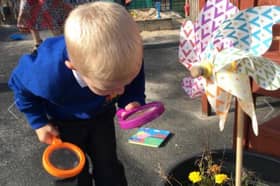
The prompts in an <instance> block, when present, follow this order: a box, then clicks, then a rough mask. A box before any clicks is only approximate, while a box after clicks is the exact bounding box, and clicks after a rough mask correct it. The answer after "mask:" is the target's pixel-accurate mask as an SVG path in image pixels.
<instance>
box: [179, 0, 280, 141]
mask: <svg viewBox="0 0 280 186" xmlns="http://www.w3.org/2000/svg"><path fill="white" fill-rule="evenodd" d="M276 23H280V7H279V6H259V7H253V8H249V9H246V10H242V11H238V9H237V8H236V7H235V6H234V5H233V4H231V3H230V2H229V0H208V1H207V3H206V5H205V7H204V8H203V9H202V11H201V12H200V14H199V16H198V20H197V21H196V22H195V23H194V24H193V23H192V22H191V21H186V22H185V23H184V24H183V25H182V28H181V33H180V46H179V60H180V62H181V63H183V65H184V66H186V67H187V68H188V69H192V70H191V74H193V75H194V76H199V75H202V76H200V77H198V78H191V77H186V78H185V79H184V80H183V88H184V89H185V91H186V93H187V94H188V95H189V96H191V97H195V96H198V95H201V94H202V93H205V94H206V96H207V99H208V101H209V103H210V105H211V106H212V107H213V109H214V110H215V112H216V113H217V115H218V116H219V118H220V122H219V126H220V129H221V130H223V128H224V124H225V121H226V118H227V114H228V111H229V108H230V103H231V98H232V96H235V97H236V98H237V100H238V103H239V105H240V107H241V108H242V110H243V111H244V112H245V113H246V114H248V115H249V116H250V117H251V119H252V125H253V131H254V133H255V135H258V124H257V118H256V113H255V108H254V104H253V99H252V93H251V88H250V79H249V77H251V78H253V79H254V80H255V82H256V83H257V84H258V85H259V86H260V87H262V88H264V89H266V90H276V89H278V88H280V66H279V65H277V64H276V63H274V62H273V61H271V60H269V59H266V58H264V57H262V54H264V53H265V52H266V51H267V50H268V49H269V47H270V45H271V42H272V26H273V25H274V24H276ZM198 66H199V67H198Z"/></svg>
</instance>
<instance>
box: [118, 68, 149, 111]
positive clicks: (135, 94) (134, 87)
mask: <svg viewBox="0 0 280 186" xmlns="http://www.w3.org/2000/svg"><path fill="white" fill-rule="evenodd" d="M145 97H146V96H145V73H144V63H143V65H142V67H141V70H140V72H139V74H138V75H137V76H136V78H135V79H134V80H133V81H132V82H131V83H130V84H129V85H127V86H126V87H125V93H124V94H123V95H121V96H120V98H119V100H118V106H119V107H121V108H124V107H125V106H126V105H127V104H128V103H130V102H133V101H137V102H139V103H140V104H141V105H144V104H145Z"/></svg>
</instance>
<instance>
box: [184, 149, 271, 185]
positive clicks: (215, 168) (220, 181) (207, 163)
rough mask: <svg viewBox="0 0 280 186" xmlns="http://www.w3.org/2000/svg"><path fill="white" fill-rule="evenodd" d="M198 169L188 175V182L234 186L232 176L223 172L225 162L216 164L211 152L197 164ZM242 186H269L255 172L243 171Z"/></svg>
mask: <svg viewBox="0 0 280 186" xmlns="http://www.w3.org/2000/svg"><path fill="white" fill-rule="evenodd" d="M195 166H197V169H196V170H194V171H192V172H189V173H188V180H189V181H191V183H192V185H196V186H216V185H217V186H234V180H233V178H232V176H231V175H230V174H228V173H226V172H223V161H222V160H221V161H220V162H219V163H217V162H214V161H213V158H212V154H211V151H209V150H206V151H205V152H204V153H203V154H202V156H201V157H200V158H199V159H198V160H197V161H196V162H195ZM242 171H243V172H242V186H267V184H265V183H262V182H261V180H260V179H258V178H257V177H256V176H255V174H254V172H252V171H248V170H246V169H243V170H242Z"/></svg>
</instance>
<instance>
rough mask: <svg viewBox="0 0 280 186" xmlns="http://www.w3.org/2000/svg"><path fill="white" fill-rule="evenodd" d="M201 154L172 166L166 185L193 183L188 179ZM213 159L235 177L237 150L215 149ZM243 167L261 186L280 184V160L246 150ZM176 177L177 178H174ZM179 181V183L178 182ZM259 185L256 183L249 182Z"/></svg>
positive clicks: (230, 175)
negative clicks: (251, 173) (252, 174)
mask: <svg viewBox="0 0 280 186" xmlns="http://www.w3.org/2000/svg"><path fill="white" fill-rule="evenodd" d="M200 158H201V156H195V157H192V158H190V159H187V160H185V161H183V162H181V163H179V164H178V165H176V166H175V167H174V168H172V169H171V170H170V171H169V173H168V175H169V176H170V178H171V179H170V180H169V181H170V183H168V182H165V183H164V184H163V185H165V186H170V185H173V186H181V185H184V186H188V185H190V186H191V185H192V183H191V182H190V181H189V180H188V174H189V173H190V172H192V171H195V170H198V169H196V167H197V165H196V163H195V162H196V161H197V160H199V159H200ZM212 158H213V161H214V162H215V163H217V164H220V163H221V161H223V164H222V167H223V168H222V172H223V173H226V174H227V175H228V176H229V177H231V178H232V179H234V174H235V152H232V151H231V150H226V151H214V152H212ZM243 167H244V168H245V169H246V170H247V171H249V172H253V173H254V177H255V178H257V181H259V183H261V185H260V186H279V185H280V160H278V159H274V158H271V157H268V156H263V155H259V154H255V153H249V152H244V154H243ZM172 178H175V179H172ZM253 181H254V180H253ZM178 182H179V183H178ZM249 185H252V186H257V184H256V183H252V184H249Z"/></svg>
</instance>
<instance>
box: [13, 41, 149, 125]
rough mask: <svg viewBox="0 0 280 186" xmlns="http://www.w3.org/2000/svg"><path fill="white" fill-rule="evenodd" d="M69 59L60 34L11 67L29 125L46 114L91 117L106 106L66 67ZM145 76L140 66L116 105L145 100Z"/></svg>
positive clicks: (39, 122)
mask: <svg viewBox="0 0 280 186" xmlns="http://www.w3.org/2000/svg"><path fill="white" fill-rule="evenodd" d="M65 60H68V54H67V50H66V45H65V40H64V37H63V36H60V37H54V38H50V39H47V40H46V41H45V42H43V43H42V44H41V45H40V47H39V48H38V51H37V55H23V56H22V57H21V59H20V61H19V64H18V65H17V67H16V68H15V69H14V70H13V72H12V74H11V77H10V80H9V87H10V88H11V89H12V90H13V91H14V96H15V101H16V105H17V107H18V108H19V110H20V111H22V112H23V113H24V114H25V115H26V117H27V119H28V121H29V123H30V125H31V127H32V128H33V129H38V128H40V127H42V126H44V125H46V124H47V123H48V117H47V116H50V117H51V118H54V119H58V120H73V119H90V118H94V117H95V115H96V114H97V113H99V112H101V111H102V110H105V109H106V105H109V103H108V100H107V99H106V96H99V95H96V94H94V93H93V92H92V91H90V89H89V88H88V87H87V86H86V87H82V86H81V85H80V84H79V83H78V81H77V79H76V78H75V77H74V74H73V71H72V70H70V69H69V68H67V67H66V66H65ZM144 91H145V77H144V69H143V66H142V69H141V71H140V73H139V74H138V75H137V77H136V78H135V79H134V80H133V81H132V82H131V84H129V85H127V86H126V87H125V92H124V94H123V95H121V96H120V97H119V99H118V105H119V107H124V106H126V105H127V104H128V103H130V102H132V101H138V102H140V103H141V104H144V102H145V94H144Z"/></svg>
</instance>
